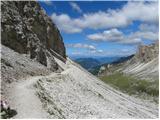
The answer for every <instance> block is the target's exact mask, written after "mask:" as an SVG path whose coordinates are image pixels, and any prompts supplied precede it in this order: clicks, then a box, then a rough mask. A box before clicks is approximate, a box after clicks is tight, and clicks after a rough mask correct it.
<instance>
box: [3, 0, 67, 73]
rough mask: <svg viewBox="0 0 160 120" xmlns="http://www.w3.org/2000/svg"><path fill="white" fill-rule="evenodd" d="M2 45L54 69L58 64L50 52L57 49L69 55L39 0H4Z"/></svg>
mask: <svg viewBox="0 0 160 120" xmlns="http://www.w3.org/2000/svg"><path fill="white" fill-rule="evenodd" d="M1 4H2V5H1V8H2V10H1V11H2V19H1V24H2V28H1V33H2V37H1V38H2V39H1V40H2V44H3V45H5V46H7V47H9V48H11V49H13V50H14V51H16V52H18V53H20V54H28V55H29V57H30V58H31V59H35V60H37V61H38V62H40V63H41V64H43V65H45V66H47V67H49V68H50V69H51V70H53V71H55V70H57V69H58V65H57V64H56V63H55V61H54V59H50V57H49V56H48V55H47V52H48V51H50V50H54V51H55V52H57V53H58V54H59V55H61V56H62V57H63V58H66V54H65V47H64V43H63V40H62V37H61V35H60V32H59V30H58V29H57V27H56V26H55V24H54V23H53V22H52V21H51V19H50V18H49V17H48V16H47V15H46V14H45V12H44V10H42V9H41V7H40V5H39V4H38V2H36V1H2V3H1Z"/></svg>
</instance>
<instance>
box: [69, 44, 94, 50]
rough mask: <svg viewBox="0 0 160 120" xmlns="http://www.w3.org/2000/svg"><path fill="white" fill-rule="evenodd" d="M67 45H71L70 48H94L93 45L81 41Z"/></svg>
mask: <svg viewBox="0 0 160 120" xmlns="http://www.w3.org/2000/svg"><path fill="white" fill-rule="evenodd" d="M67 47H72V48H85V49H89V50H96V47H95V46H93V45H88V44H82V43H76V44H67Z"/></svg>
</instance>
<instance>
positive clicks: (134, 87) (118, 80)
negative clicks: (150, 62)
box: [100, 73, 159, 102]
mask: <svg viewBox="0 0 160 120" xmlns="http://www.w3.org/2000/svg"><path fill="white" fill-rule="evenodd" d="M100 79H101V80H102V81H104V82H106V83H107V84H109V85H111V86H112V87H115V88H117V89H119V90H121V91H122V92H125V93H128V94H129V95H137V96H141V97H142V95H143V98H144V95H145V97H146V96H147V97H153V98H154V99H153V100H154V101H155V102H158V96H159V81H158V80H155V81H147V80H137V79H136V78H133V77H130V76H126V75H124V74H122V73H114V74H112V75H109V76H103V77H100Z"/></svg>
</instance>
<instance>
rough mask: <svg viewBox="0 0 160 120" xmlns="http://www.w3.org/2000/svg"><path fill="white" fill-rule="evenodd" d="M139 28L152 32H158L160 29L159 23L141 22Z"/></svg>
mask: <svg viewBox="0 0 160 120" xmlns="http://www.w3.org/2000/svg"><path fill="white" fill-rule="evenodd" d="M139 29H140V30H141V31H152V32H158V30H159V25H158V24H146V23H144V24H141V25H140V26H139Z"/></svg>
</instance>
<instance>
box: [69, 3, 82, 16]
mask: <svg viewBox="0 0 160 120" xmlns="http://www.w3.org/2000/svg"><path fill="white" fill-rule="evenodd" d="M70 5H71V7H72V8H73V9H74V10H76V11H77V12H79V13H82V10H81V8H80V7H79V6H78V4H77V3H75V2H70Z"/></svg>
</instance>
